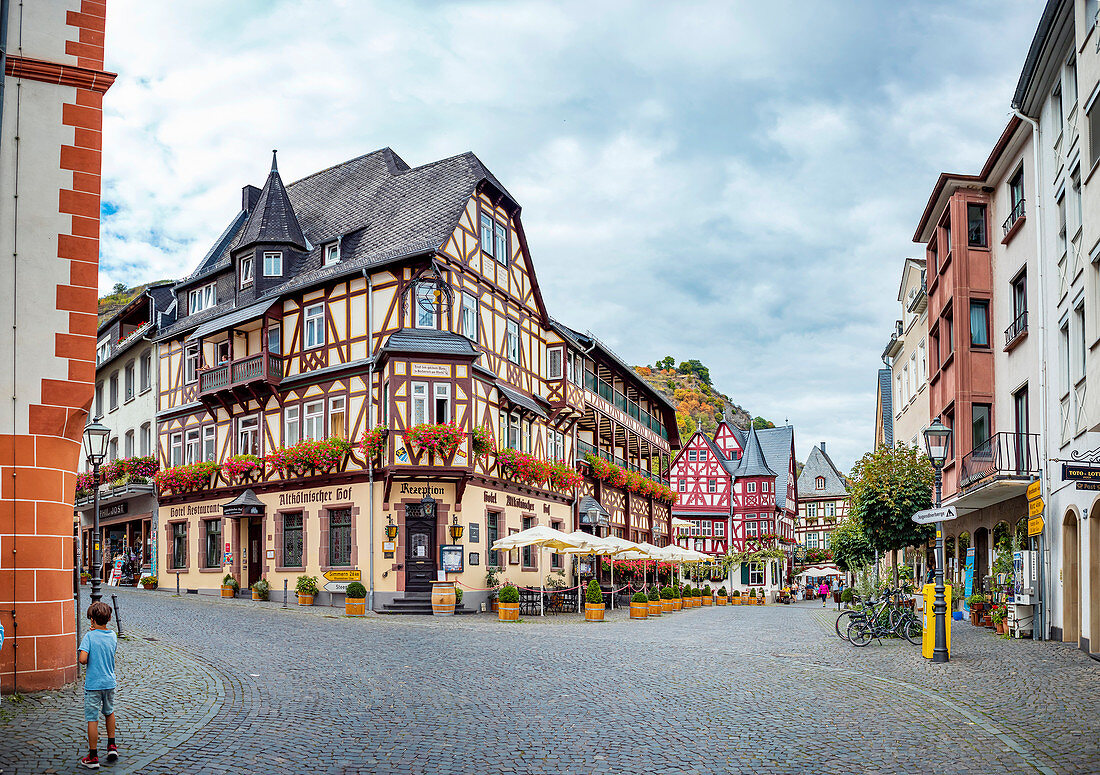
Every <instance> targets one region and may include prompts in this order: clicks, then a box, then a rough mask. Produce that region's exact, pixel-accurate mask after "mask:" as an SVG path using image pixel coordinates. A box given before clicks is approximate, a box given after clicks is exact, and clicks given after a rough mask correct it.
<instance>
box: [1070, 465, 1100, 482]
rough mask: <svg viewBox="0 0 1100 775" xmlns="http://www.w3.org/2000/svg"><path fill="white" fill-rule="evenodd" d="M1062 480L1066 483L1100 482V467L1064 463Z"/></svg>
mask: <svg viewBox="0 0 1100 775" xmlns="http://www.w3.org/2000/svg"><path fill="white" fill-rule="evenodd" d="M1062 480H1063V481H1066V482H1100V466H1083V465H1078V464H1076V463H1062Z"/></svg>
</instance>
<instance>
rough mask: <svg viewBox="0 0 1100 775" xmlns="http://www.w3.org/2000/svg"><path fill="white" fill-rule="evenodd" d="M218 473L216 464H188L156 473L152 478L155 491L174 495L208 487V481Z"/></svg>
mask: <svg viewBox="0 0 1100 775" xmlns="http://www.w3.org/2000/svg"><path fill="white" fill-rule="evenodd" d="M217 471H218V464H217V463H190V464H188V465H184V466H175V467H173V468H166V469H164V470H163V471H158V472H157V473H156V474H154V476H153V481H154V482H155V483H156V485H157V490H158V491H160V492H162V493H163V492H164V491H165V490H169V491H171V492H172V493H173V494H175V495H180V494H182V493H185V492H194V491H195V490H202V489H205V488H207V487H209V486H210V479H211V477H213V476H214V474H215V473H217Z"/></svg>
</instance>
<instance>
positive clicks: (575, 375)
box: [565, 351, 581, 385]
mask: <svg viewBox="0 0 1100 775" xmlns="http://www.w3.org/2000/svg"><path fill="white" fill-rule="evenodd" d="M565 378H566V379H568V380H569V381H570V382H572V383H573V384H574V385H579V384H581V383H580V364H579V363H578V356H577V355H576V354H575V353H571V352H568V351H566V354H565Z"/></svg>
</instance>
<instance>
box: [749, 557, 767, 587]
mask: <svg viewBox="0 0 1100 775" xmlns="http://www.w3.org/2000/svg"><path fill="white" fill-rule="evenodd" d="M749 585H750V586H753V587H762V586H764V563H762V562H750V563H749Z"/></svg>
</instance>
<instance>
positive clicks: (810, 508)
mask: <svg viewBox="0 0 1100 775" xmlns="http://www.w3.org/2000/svg"><path fill="white" fill-rule="evenodd" d="M806 516H807V517H809V518H811V519H816V518H817V504H816V503H807V504H806Z"/></svg>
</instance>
